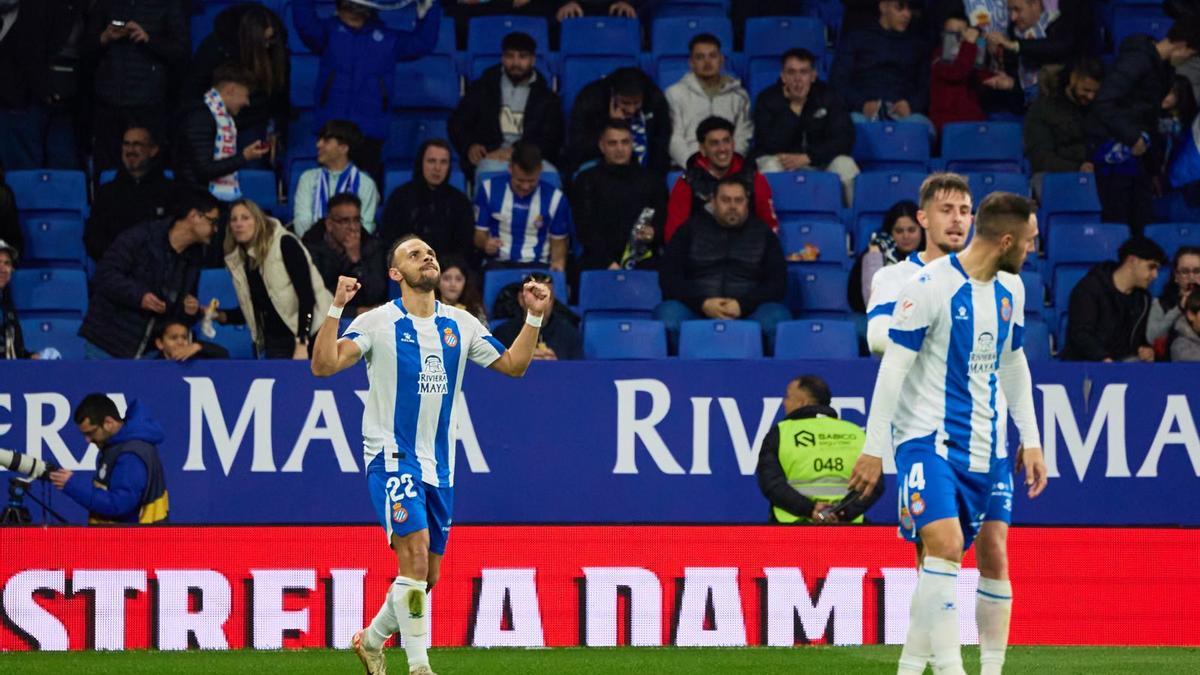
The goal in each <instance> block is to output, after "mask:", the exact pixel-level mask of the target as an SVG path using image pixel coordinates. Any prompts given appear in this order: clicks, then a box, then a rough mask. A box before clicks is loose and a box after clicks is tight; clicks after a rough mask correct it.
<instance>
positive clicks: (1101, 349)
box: [1063, 237, 1166, 362]
mask: <svg viewBox="0 0 1200 675" xmlns="http://www.w3.org/2000/svg"><path fill="white" fill-rule="evenodd" d="M1117 257H1118V260H1119V262H1116V263H1113V262H1104V263H1100V264H1099V265H1096V266H1095V267H1093V268H1092V269H1091V271H1089V272H1088V274H1087V276H1085V277H1084V278H1083V279H1082V280H1081V281H1080V282H1079V283H1078V284H1077V285H1076V286H1075V288H1074V290H1072V291H1071V304H1070V306H1069V307H1070V309H1069V315H1068V317H1067V348H1066V350H1064V353H1063V359H1065V360H1067V361H1105V362H1111V361H1153V360H1154V348H1153V347H1151V346H1150V343H1149V341H1147V339H1146V321H1147V319H1148V318H1149V316H1150V306H1151V304H1153V302H1154V299H1153V298H1151V297H1150V293H1149V292H1148V291H1147V289H1149V288H1150V285H1151V284H1153V283H1154V279H1155V278H1156V277H1158V269H1159V267H1161V266H1162V265H1163V263H1164V262H1166V254H1164V253H1163V250H1162V248H1161V247H1159V245H1158V244H1156V243H1154V242H1153V241H1151V240H1149V239H1146V238H1144V237H1133V238H1132V239H1130V240H1129V241H1127V242H1125V243H1124V244H1122V245H1121V249H1120V250H1119V251H1118V252H1117Z"/></svg>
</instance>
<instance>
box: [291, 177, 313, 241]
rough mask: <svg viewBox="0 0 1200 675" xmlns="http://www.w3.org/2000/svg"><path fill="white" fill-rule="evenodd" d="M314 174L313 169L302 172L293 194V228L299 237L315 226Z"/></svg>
mask: <svg viewBox="0 0 1200 675" xmlns="http://www.w3.org/2000/svg"><path fill="white" fill-rule="evenodd" d="M314 175H315V174H313V172H312V169H309V170H308V171H305V172H304V173H302V174H300V180H299V181H298V182H297V183H296V194H294V195H292V229H293V230H294V231H295V233H296V236H297V237H303V236H304V233H305V232H308V230H309V228H311V227H312V226H313V222H314V221H313V217H312V207H313V188H314V187H315V186H314V185H313V176H314Z"/></svg>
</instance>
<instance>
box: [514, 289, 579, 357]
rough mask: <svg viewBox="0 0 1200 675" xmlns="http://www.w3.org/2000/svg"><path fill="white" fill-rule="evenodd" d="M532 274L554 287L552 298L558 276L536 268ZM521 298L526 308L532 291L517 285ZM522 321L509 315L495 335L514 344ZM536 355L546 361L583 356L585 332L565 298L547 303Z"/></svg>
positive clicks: (518, 294) (534, 353)
mask: <svg viewBox="0 0 1200 675" xmlns="http://www.w3.org/2000/svg"><path fill="white" fill-rule="evenodd" d="M529 277H530V278H531V279H533V280H534V281H538V282H541V283H543V284H546V287H547V288H549V289H550V294H551V300H553V294H554V280H553V279H552V278H551V277H550V275H549V274H545V273H544V272H534V273H533V274H530V275H529ZM514 290H515V291H516V292H515V293H514V295H515V296H516V299H517V302H518V303H519V305H520V307H521V311H522V312H524V310H525V305H526V304H527V303H528V299H527V298H526V297H525V296H526V294H527V293H528V291H525V290H524V289H523V288H516V289H514ZM523 325H524V323H523V322H522V321H518V320H516V319H509V320H508V321H505V322H504V323H502V324H500V325H499V326H496V330H495V331H493V333H492V334H493V336H494V337H495V338H496V339H497V340H499V341H500V342H502V343H503V344H504V346H505V347H512V344H513V342H515V341H516V339H517V335H519V334H520V333H521V327H522V326H523ZM533 358H535V359H539V360H543V361H577V360H579V359H582V358H583V334H581V333H580V332H579V324H578V318H577V317H575V315H573V314H571V312H570V311H568V310H567V308H566V307H565V306H563V304H562V303H561V302H557V301H552V302H551V303H550V304H549V305H546V313H545V314H543V315H542V330H541V332H540V333H539V334H538V344H537V347H536V348H535V349H534V350H533Z"/></svg>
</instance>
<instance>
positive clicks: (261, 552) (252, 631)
mask: <svg viewBox="0 0 1200 675" xmlns="http://www.w3.org/2000/svg"><path fill="white" fill-rule="evenodd" d="M1009 552H1010V559H1011V566H1012V578H1013V588H1014V595H1015V597H1016V601H1015V605H1014V611H1013V620H1012V635H1011V642H1012V643H1013V644H1043V645H1078V644H1092V645H1190V646H1197V645H1200V621H1196V620H1195V618H1194V617H1193V616H1192V609H1191V608H1193V607H1195V606H1196V605H1197V603H1198V602H1200V532H1197V531H1196V530H1178V529H1174V530H1162V529H1115V528H1114V529H1065V528H1062V529H1048V528H1047V529H1043V528H1018V529H1014V530H1013V531H1012V534H1011V537H1010V544H1009ZM912 560H913V553H912V549H911V548H910V547H909V546H908V545H906V544H904V543H903V542H901V541H899V540H897V539H896V538H895V534H894V530H893V529H892V528H886V527H846V528H820V527H790V528H789V527H767V526H458V527H455V529H454V532H453V535H452V536H451V540H450V547H449V550H448V555H447V557H446V558H445V561H444V564H443V566H442V578H441V580H440V582H439V583H438V584H437V587H436V589H435V590H434V592H433V596H432V607H433V612H432V614H433V625H432V633H433V643H434V645H440V646H452V645H453V646H462V645H477V646H505V645H512V646H543V645H544V646H578V645H588V646H607V645H625V644H632V645H689V646H706V645H762V644H769V645H790V644H804V643H808V642H813V643H819V642H825V643H835V644H873V643H897V642H901V641H902V640H903V635H904V631H905V629H906V622H907V615H908V601H909V597H910V596H911V592H912V584H913V583H914V582H915V571H914V570H913V569H912ZM973 564H974V558H973V557H972V556H970V555H968V557H967V560H966V561H965V568H964V572H963V575H962V577H961V579H960V596H959V597H960V602H959V608H960V619H961V624H962V626H961V628H962V630H961V633H962V637H963V639H964V641H965V642H972V641H974V639H975V634H974V617H973V610H972V608H973V602H974V601H973V597H974V583H975V579H976V577H977V574H976V573H975V572H974V570H973V569H971V568H972V567H973ZM394 575H395V559H394V556H393V555H392V553H391V551H390V550H389V549H388V548H387V547H386V546H385V544H384V539H383V535H382V533H381V532H380V530H379V529H378V528H375V527H366V526H352V527H332V526H322V527H164V528H142V529H132V528H130V529H117V528H112V529H107V528H49V529H45V528H0V589H2V591H3V598H2V601H3V602H2V605H0V607H2V610H3V616H2V617H0V619H2V621H0V649H38V648H40V649H89V648H99V649H136V648H160V649H186V648H189V647H203V648H213V649H223V648H231V649H232V648H243V647H257V648H277V647H281V646H282V647H288V648H290V647H321V646H334V647H342V646H345V645H346V644H347V643H348V641H349V636H350V635H351V634H352V633H353V632H354V631H355V630H357V629H358V628H359V627H361V626H362V625H363V624H364V622H366V621H369V620H370V618H371V617H372V616H373V615H374V613H375V611H376V610H377V609H378V607H379V604H380V601H381V600H382V598H383V596H384V592H385V590H386V588H387V586H388V584H389V583H390V581H391V579H392V578H393V576H394Z"/></svg>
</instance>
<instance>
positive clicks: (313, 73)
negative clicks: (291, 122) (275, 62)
mask: <svg viewBox="0 0 1200 675" xmlns="http://www.w3.org/2000/svg"><path fill="white" fill-rule="evenodd" d="M291 64H292V74H291V78H292V79H291V83H290V84H289V85H288V86H289V87H290V89H289V90H288V92H289V93H288V98H290V99H291V102H292V105H293V106H295V107H297V108H305V109H310V108H315V107H317V73H318V71H319V69H320V67H321V58H320V57H319V56H314V55H312V54H293V55H292V58H291Z"/></svg>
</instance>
